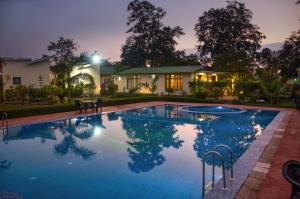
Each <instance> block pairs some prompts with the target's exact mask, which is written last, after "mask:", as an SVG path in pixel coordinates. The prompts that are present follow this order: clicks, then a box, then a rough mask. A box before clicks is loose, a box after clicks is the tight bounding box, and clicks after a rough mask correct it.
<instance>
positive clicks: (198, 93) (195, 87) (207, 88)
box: [189, 81, 228, 99]
mask: <svg viewBox="0 0 300 199" xmlns="http://www.w3.org/2000/svg"><path fill="white" fill-rule="evenodd" d="M227 85H228V83H227V82H226V81H218V82H201V81H192V82H189V87H190V90H191V94H192V95H193V96H195V97H197V98H201V99H204V98H207V97H209V98H215V99H217V98H219V97H221V96H223V94H224V89H225V88H226V86H227Z"/></svg>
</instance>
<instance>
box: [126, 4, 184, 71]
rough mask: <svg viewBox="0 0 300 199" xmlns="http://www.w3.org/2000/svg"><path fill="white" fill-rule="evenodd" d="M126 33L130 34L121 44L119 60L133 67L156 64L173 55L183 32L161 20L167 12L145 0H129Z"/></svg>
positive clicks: (161, 63)
mask: <svg viewBox="0 0 300 199" xmlns="http://www.w3.org/2000/svg"><path fill="white" fill-rule="evenodd" d="M127 10H128V12H129V17H128V22H127V26H129V29H128V31H127V32H126V33H131V35H130V36H129V37H128V38H127V39H126V42H125V44H124V45H123V46H122V54H121V58H122V63H123V64H125V65H131V66H133V67H137V66H144V65H145V64H147V63H149V64H150V66H159V65H163V64H164V63H166V62H167V60H168V59H169V58H170V57H171V56H173V54H174V51H175V46H176V45H177V42H176V40H175V38H176V37H177V38H179V37H180V36H181V35H183V34H184V32H183V30H182V28H181V27H179V26H176V27H174V28H171V27H169V26H164V25H163V24H162V22H161V20H162V19H163V17H164V16H165V15H166V12H165V11H164V10H163V9H162V8H160V7H155V6H154V5H153V4H151V3H150V2H148V1H139V0H134V1H131V2H130V3H129V4H128V7H127Z"/></svg>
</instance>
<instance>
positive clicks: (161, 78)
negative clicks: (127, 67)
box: [114, 74, 193, 95]
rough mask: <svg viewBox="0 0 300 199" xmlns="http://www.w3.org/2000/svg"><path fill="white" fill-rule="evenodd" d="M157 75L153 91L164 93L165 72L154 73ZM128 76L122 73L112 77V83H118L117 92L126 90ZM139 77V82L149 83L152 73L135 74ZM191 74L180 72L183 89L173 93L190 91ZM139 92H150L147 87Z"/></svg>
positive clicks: (187, 92)
mask: <svg viewBox="0 0 300 199" xmlns="http://www.w3.org/2000/svg"><path fill="white" fill-rule="evenodd" d="M155 75H156V76H158V80H157V82H156V85H157V90H156V91H155V94H166V93H167V92H166V82H165V74H155ZM129 76H133V75H122V76H115V77H114V83H115V84H117V85H118V89H119V90H118V92H128V89H127V78H128V77H129ZM136 76H138V77H140V80H141V81H140V82H141V83H145V82H147V83H148V84H149V85H150V83H151V81H152V75H149V74H143V75H136ZM192 77H193V76H192V74H182V78H183V80H182V81H183V91H179V92H175V93H174V94H177V95H181V94H182V92H185V93H186V94H189V93H190V89H189V81H192ZM139 92H140V93H150V91H149V90H148V89H144V88H142V89H140V90H139Z"/></svg>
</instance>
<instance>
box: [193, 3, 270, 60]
mask: <svg viewBox="0 0 300 199" xmlns="http://www.w3.org/2000/svg"><path fill="white" fill-rule="evenodd" d="M251 20H252V12H251V10H249V9H247V8H246V7H245V4H244V3H240V2H238V1H227V6H226V7H225V8H217V9H214V8H212V9H210V10H208V11H206V12H204V14H203V15H202V16H200V17H199V19H198V22H197V24H196V25H195V31H196V35H197V38H198V51H199V53H200V56H201V58H207V57H210V58H212V60H214V59H215V58H216V57H217V56H218V55H219V54H221V53H223V52H224V51H227V50H228V49H232V50H234V51H235V52H245V53H247V55H248V56H249V57H251V58H254V57H255V56H256V51H257V50H258V49H259V48H260V47H261V45H260V43H261V40H262V39H263V38H265V36H264V35H263V34H262V33H261V32H260V31H259V27H258V26H257V25H254V24H252V23H251Z"/></svg>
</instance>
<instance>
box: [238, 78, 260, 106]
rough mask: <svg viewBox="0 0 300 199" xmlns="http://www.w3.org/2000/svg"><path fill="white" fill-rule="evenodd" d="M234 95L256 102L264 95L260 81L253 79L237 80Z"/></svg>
mask: <svg viewBox="0 0 300 199" xmlns="http://www.w3.org/2000/svg"><path fill="white" fill-rule="evenodd" d="M233 95H235V96H237V97H238V98H239V99H240V100H244V101H249V102H255V101H256V100H257V99H260V98H262V97H263V95H262V89H261V86H260V83H259V82H256V81H253V80H250V81H240V82H236V83H235V86H234V92H233Z"/></svg>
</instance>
